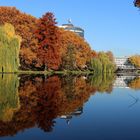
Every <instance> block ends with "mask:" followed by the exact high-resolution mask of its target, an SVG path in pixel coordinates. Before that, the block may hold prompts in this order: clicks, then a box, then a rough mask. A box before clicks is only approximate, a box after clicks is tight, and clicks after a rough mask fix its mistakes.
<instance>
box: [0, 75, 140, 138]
mask: <svg viewBox="0 0 140 140" xmlns="http://www.w3.org/2000/svg"><path fill="white" fill-rule="evenodd" d="M0 139H3V140H19V139H20V140H31V139H33V140H40V139H41V140H46V139H47V140H58V139H59V140H77V139H79V140H85V139H88V140H93V139H95V140H140V77H139V76H137V77H136V76H116V75H112V74H104V75H101V74H100V75H99V74H97V75H93V76H92V75H86V76H85V75H84V76H72V75H61V76H57V75H54V76H44V75H16V74H4V75H0Z"/></svg>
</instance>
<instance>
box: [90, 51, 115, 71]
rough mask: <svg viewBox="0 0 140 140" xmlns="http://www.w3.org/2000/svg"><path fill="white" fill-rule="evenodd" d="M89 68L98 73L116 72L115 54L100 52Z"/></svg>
mask: <svg viewBox="0 0 140 140" xmlns="http://www.w3.org/2000/svg"><path fill="white" fill-rule="evenodd" d="M89 68H90V69H91V70H95V71H96V73H112V72H114V71H115V69H116V66H115V64H114V57H113V54H112V53H111V52H110V51H109V52H106V53H105V52H99V53H98V54H97V55H96V57H93V58H92V59H91V61H90V63H89Z"/></svg>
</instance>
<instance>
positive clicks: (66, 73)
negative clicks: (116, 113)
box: [0, 70, 94, 75]
mask: <svg viewBox="0 0 140 140" xmlns="http://www.w3.org/2000/svg"><path fill="white" fill-rule="evenodd" d="M0 74H45V75H53V74H59V75H68V74H73V75H75V74H76V75H82V74H83V75H88V74H94V71H89V70H86V71H80V70H79V71H70V70H64V71H53V70H51V71H17V72H3V73H2V72H0Z"/></svg>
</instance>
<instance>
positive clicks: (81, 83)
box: [0, 75, 114, 136]
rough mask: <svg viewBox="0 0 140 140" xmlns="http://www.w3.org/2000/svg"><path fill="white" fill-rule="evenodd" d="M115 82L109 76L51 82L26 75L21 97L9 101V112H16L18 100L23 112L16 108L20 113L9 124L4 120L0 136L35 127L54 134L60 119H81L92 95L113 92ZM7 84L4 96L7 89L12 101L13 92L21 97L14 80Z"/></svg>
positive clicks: (21, 80)
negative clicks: (14, 105) (98, 92)
mask: <svg viewBox="0 0 140 140" xmlns="http://www.w3.org/2000/svg"><path fill="white" fill-rule="evenodd" d="M113 80H114V77H113V78H111V76H107V75H102V76H99V75H97V76H96V77H91V76H90V77H86V76H75V77H73V76H70V75H69V76H61V77H58V76H51V77H47V78H46V77H45V76H44V75H37V76H34V75H22V76H20V86H19V91H18V92H19V95H18V94H17V95H18V96H16V97H15V96H14V98H7V100H8V101H10V99H13V100H11V104H9V108H10V107H11V108H12V107H13V106H12V105H13V104H16V103H17V102H18V101H17V99H19V98H20V109H19V105H18V106H16V107H15V108H18V109H19V110H17V109H16V111H14V113H13V116H12V117H11V119H9V120H8V121H4V120H3V119H1V121H0V136H8V135H15V134H16V133H17V132H19V131H21V130H22V131H23V130H24V129H27V128H32V127H39V128H40V129H42V130H43V131H45V132H51V131H52V130H53V127H54V126H55V123H56V122H55V119H56V118H63V119H66V120H67V122H68V123H69V118H72V116H77V115H81V114H82V113H83V106H84V103H85V102H86V101H88V99H89V97H90V95H93V94H95V92H96V91H100V92H105V91H106V92H111V90H112V83H113ZM7 82H9V83H7V84H5V83H3V85H5V87H3V89H0V93H1V92H2V91H5V89H7V94H6V95H7V96H9V97H10V96H11V94H10V93H9V91H12V92H13V93H18V92H17V87H18V86H15V85H14V82H13V80H12V79H9V80H8V81H7ZM1 84H2V82H1ZM16 85H17V83H16ZM1 87H2V86H1ZM12 89H13V90H12ZM14 95H15V94H14ZM3 98H6V97H5V96H4V97H3ZM1 99H2V98H1ZM18 103H19V102H18ZM6 116H8V115H6Z"/></svg>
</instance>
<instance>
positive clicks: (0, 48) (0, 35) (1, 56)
mask: <svg viewBox="0 0 140 140" xmlns="http://www.w3.org/2000/svg"><path fill="white" fill-rule="evenodd" d="M20 43H21V38H20V36H18V35H16V34H15V30H14V27H13V26H12V25H11V24H9V23H5V24H4V25H3V26H0V72H15V71H17V70H18V67H19V65H20V63H19V51H20Z"/></svg>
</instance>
